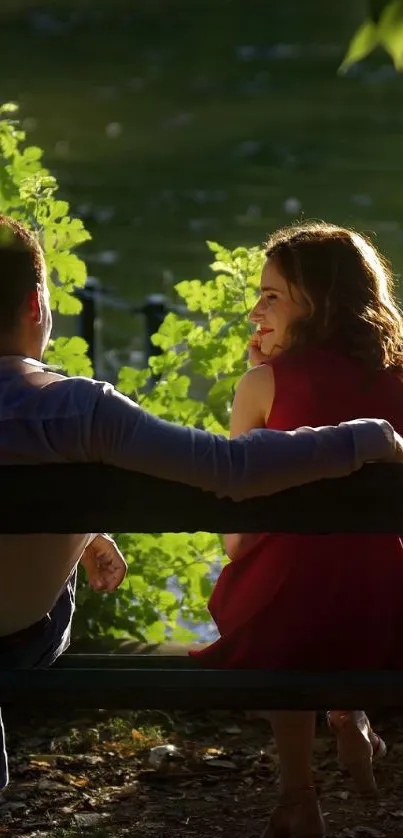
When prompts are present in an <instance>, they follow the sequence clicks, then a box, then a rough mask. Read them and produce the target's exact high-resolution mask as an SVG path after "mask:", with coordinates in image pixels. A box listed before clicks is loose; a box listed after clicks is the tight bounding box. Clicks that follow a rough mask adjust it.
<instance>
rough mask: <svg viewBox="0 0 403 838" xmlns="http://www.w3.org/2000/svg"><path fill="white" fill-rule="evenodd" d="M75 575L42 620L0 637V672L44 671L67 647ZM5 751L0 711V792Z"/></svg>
mask: <svg viewBox="0 0 403 838" xmlns="http://www.w3.org/2000/svg"><path fill="white" fill-rule="evenodd" d="M76 581H77V571H74V573H73V575H72V576H71V577H70V580H69V582H68V583H67V585H66V587H65V589H64V591H63V593H62V594H61V596H60V597H59V599H58V601H57V602H56V605H55V606H54V608H53V609H52V611H50V612H49V614H46V617H44V618H43V619H42V620H40V621H39V622H38V623H36V624H35V625H34V626H30V627H29V628H28V629H23V630H22V631H19V632H17V633H16V634H11V635H9V636H7V637H0V668H1V669H2V670H5V669H45V668H47V667H48V666H51V665H52V663H54V662H55V660H56V658H58V657H59V655H61V654H62V652H64V651H65V650H66V649H67V647H68V646H69V643H70V632H71V621H72V617H73V613H74V599H75V589H76ZM8 779H9V778H8V764H7V751H6V743H5V735H4V727H3V721H2V718H1V710H0V791H1V790H2V789H4V788H5V787H6V786H7V785H8Z"/></svg>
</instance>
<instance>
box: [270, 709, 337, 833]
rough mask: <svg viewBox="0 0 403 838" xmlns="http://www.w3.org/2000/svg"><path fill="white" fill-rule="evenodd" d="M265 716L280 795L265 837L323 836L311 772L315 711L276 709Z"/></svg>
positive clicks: (323, 828) (323, 827)
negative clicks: (276, 761) (276, 758)
mask: <svg viewBox="0 0 403 838" xmlns="http://www.w3.org/2000/svg"><path fill="white" fill-rule="evenodd" d="M265 715H266V714H265ZM267 718H268V719H270V722H271V725H272V728H273V733H274V738H275V741H276V746H277V751H278V755H279V761H280V799H279V804H278V806H277V807H276V808H275V810H274V811H273V813H272V815H271V818H270V822H269V826H268V828H267V831H266V832H265V835H264V838H277V836H279V838H280V836H283V835H288V836H290V838H323V836H324V835H325V825H324V821H323V817H322V813H321V811H320V806H319V803H318V800H317V798H316V794H315V789H314V783H313V776H312V748H313V740H314V736H315V722H316V713H314V712H309V711H294V710H292V711H289V710H276V711H273V712H270V713H269V712H268V713H267Z"/></svg>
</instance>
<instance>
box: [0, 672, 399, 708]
mask: <svg viewBox="0 0 403 838" xmlns="http://www.w3.org/2000/svg"><path fill="white" fill-rule="evenodd" d="M0 696H1V703H2V704H6V703H8V702H10V703H12V704H13V705H15V704H16V703H21V704H24V703H25V705H26V702H27V696H29V705H30V707H33V706H35V705H36V706H38V705H39V706H44V705H45V706H46V705H47V704H51V705H52V707H55V706H69V707H76V708H82V709H86V708H90V707H96V708H99V709H106V708H115V709H124V708H132V709H135V708H142V709H157V708H158V709H172V710H173V709H188V710H193V709H195V710H206V709H234V710H235V709H255V710H257V709H262V708H265V709H268V710H270V709H276V708H277V709H278V708H279V707H281V708H282V709H289V710H292V709H300V710H314V709H316V710H326V709H328V708H329V707H343V708H346V709H351V710H353V709H356V708H357V707H364V706H368V703H369V702H370V703H371V705H372V706H374V707H379V708H385V707H401V706H403V672H402V671H396V672H394V671H390V672H388V671H379V672H377V671H373V672H370V671H347V672H309V671H307V672H285V671H284V672H283V671H277V672H269V671H263V670H262V671H259V672H256V671H252V670H225V671H224V670H197V669H194V670H190V669H184V670H180V669H178V670H176V671H174V670H169V669H144V668H143V669H127V668H126V669H115V670H114V672H113V678H112V677H111V673H110V670H105V669H93V668H91V669H84V668H77V669H67V668H66V669H63V668H58V667H54V668H52V669H50V670H43V671H42V670H25V669H19V670H12V671H4V670H3V671H2V672H0Z"/></svg>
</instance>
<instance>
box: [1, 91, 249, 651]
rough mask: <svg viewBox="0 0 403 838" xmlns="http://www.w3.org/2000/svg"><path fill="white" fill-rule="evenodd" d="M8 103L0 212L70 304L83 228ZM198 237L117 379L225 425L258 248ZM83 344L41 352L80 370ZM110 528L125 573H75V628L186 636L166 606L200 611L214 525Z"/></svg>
mask: <svg viewBox="0 0 403 838" xmlns="http://www.w3.org/2000/svg"><path fill="white" fill-rule="evenodd" d="M16 112H17V107H16V106H15V105H13V104H7V105H4V106H3V107H2V108H1V109H0V156H1V161H0V162H1V164H2V165H1V168H0V212H2V213H4V214H7V215H10V216H12V217H13V218H16V219H19V220H21V221H23V222H24V223H26V224H27V225H28V226H29V227H30V228H31V229H33V230H34V231H35V232H36V233H37V235H38V236H39V238H40V240H41V243H42V245H43V248H44V252H45V257H46V262H47V266H48V270H49V281H50V290H51V302H52V307H53V308H54V309H58V310H59V312H61V313H62V314H75V313H76V312H77V311H78V310H79V307H80V303H79V302H78V301H77V299H76V298H75V297H74V295H73V291H74V288H76V287H79V286H83V285H84V284H85V279H86V269H85V264H84V262H83V261H82V260H81V259H80V258H79V257H78V256H77V255H76V253H75V252H74V251H75V249H76V247H77V246H79V245H80V244H82V243H83V242H84V241H86V240H87V239H88V238H89V233H88V231H87V230H86V229H85V227H84V226H83V224H82V222H81V221H80V220H79V219H77V218H73V217H71V215H70V214H69V205H68V203H67V202H66V201H61V200H59V199H58V198H57V191H58V184H57V182H56V179H55V178H54V177H53V176H52V175H51V174H50V173H49V171H48V170H47V169H46V168H45V167H44V166H43V164H42V156H43V154H42V150H41V149H40V148H37V147H35V146H26V145H25V134H24V132H23V131H21V129H20V127H19V124H18V120H17V118H16ZM208 247H209V249H210V252H211V253H212V254H213V262H212V264H211V268H212V272H213V274H214V276H213V278H212V279H211V280H209V281H207V282H204V283H202V282H201V281H200V280H198V279H193V280H190V281H188V282H181V283H179V284H178V285H177V286H176V291H177V294H178V295H179V297H180V298H181V299H182V300H183V302H184V303H185V306H186V308H187V310H188V312H189V316H188V317H180V316H178V315H177V314H173V313H171V314H168V316H167V317H166V318H165V320H164V323H163V324H162V326H161V328H160V329H159V332H158V334H156V335H155V336H154V338H153V342H154V345H155V346H156V347H157V346H158V347H160V348H161V350H162V353H161V354H160V355H156V356H154V357H153V358H151V360H150V364H149V367H148V368H147V369H142V370H138V369H133V368H131V367H123V369H121V370H120V373H119V378H118V382H117V387H118V388H119V389H120V390H121V391H122V392H123V393H125V394H126V395H128V396H132V397H134V398H135V399H136V400H137V401H139V402H140V403H141V404H142V406H143V407H144V408H145V409H146V410H148V411H151V412H152V413H154V414H156V415H158V416H161V417H163V418H164V419H168V420H172V421H175V422H179V423H182V424H188V425H197V426H199V427H203V428H206V429H208V430H210V431H215V432H221V433H227V428H228V419H229V410H230V404H231V401H232V394H233V388H234V385H235V383H236V381H237V380H238V378H239V376H240V374H241V373H242V372H243V370H244V364H245V346H246V343H247V339H248V332H249V327H248V322H247V318H246V313H247V311H248V309H249V308H250V307H251V304H252V301H253V299H254V296H255V293H256V287H257V285H258V283H259V278H260V269H261V264H262V258H263V257H262V252H261V251H260V250H259V249H258V248H252V249H250V250H247V249H246V248H242V247H240V248H237V249H235V250H233V251H230V250H227V249H226V248H224V247H221V246H220V245H218V244H215V243H213V242H209V243H208ZM86 350H87V346H86V344H85V342H84V341H83V340H82V339H81V338H78V337H73V338H70V339H67V338H64V337H59V338H57V339H56V340H54V341H53V342H52V343H51V346H50V349H49V351H48V354H47V361H48V362H49V363H51V364H55V365H57V366H58V367H59V368H62V369H63V370H64V371H65V372H66V373H67V374H68V375H91V372H92V370H91V364H90V361H89V359H88V357H87V354H86ZM152 376H155V377H156V379H157V383H156V384H154V386H150V384H151V381H152ZM55 490H56V487H55ZM116 538H117V541H118V542H119V544H120V547H121V549H122V551H123V553H124V554H125V556H126V558H127V560H128V564H129V573H128V575H127V578H126V580H125V582H124V583H123V585H122V586H121V587H120V588H119V589H118V591H117V592H116V594H114V595H104V594H94V593H93V592H92V591H91V590H90V589H89V588H88V586H87V585H86V584H85V580H84V579H80V584H79V589H78V596H77V599H78V605H79V608H78V610H77V618H76V622H75V631H76V634H79V635H81V636H82V635H83V634H91V635H97V634H113V635H115V636H118V635H125V634H130V635H131V636H133V637H136V638H138V639H141V640H147V641H149V642H158V641H161V640H163V639H165V638H168V637H170V638H172V639H175V640H188V639H190V637H192V636H193V634H192V632H190V631H189V630H188V629H186V628H184V627H183V625H181V624H180V623H179V622H178V618H179V617H181V619H182V623H183V621H191V622H194V623H200V622H203V621H204V620H207V619H208V615H207V611H206V602H207V599H208V596H209V593H210V590H211V585H212V581H211V569H212V565H213V563H214V562H216V563H219V564H221V563H222V562H223V560H224V554H223V550H222V541H221V537H220V536H216V535H214V534H208V533H198V534H192V535H189V534H186V533H183V534H172V533H166V534H163V535H141V534H125V535H118V536H116Z"/></svg>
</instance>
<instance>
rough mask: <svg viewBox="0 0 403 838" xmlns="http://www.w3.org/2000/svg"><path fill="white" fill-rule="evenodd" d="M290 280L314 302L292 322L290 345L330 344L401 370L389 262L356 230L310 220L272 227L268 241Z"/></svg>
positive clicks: (400, 321) (401, 335)
mask: <svg viewBox="0 0 403 838" xmlns="http://www.w3.org/2000/svg"><path fill="white" fill-rule="evenodd" d="M265 250H266V257H267V259H270V260H273V261H274V263H275V265H276V267H277V268H278V270H279V271H280V273H281V274H282V275H283V276H284V278H285V279H286V280H287V282H288V283H289V285H290V292H291V294H292V286H293V285H294V286H297V287H298V288H299V289H300V290H301V291H302V293H303V294H304V295H305V297H306V298H307V299H308V300H309V302H310V303H311V306H312V311H311V313H310V315H308V317H304V318H301V319H300V320H298V321H296V323H295V324H294V325H293V327H292V334H291V343H292V347H293V348H294V347H295V348H297V347H301V346H329V347H333V348H335V349H337V350H339V351H342V352H343V354H346V355H349V356H350V357H354V358H359V359H360V360H362V361H364V362H365V363H366V364H367V365H368V366H370V367H371V368H372V369H385V368H386V367H389V368H392V369H395V370H399V371H402V370H403V318H402V314H401V312H400V311H399V308H398V305H397V302H396V299H395V297H394V283H393V276H392V273H391V269H390V267H389V265H388V263H387V261H386V260H385V259H384V258H383V257H382V256H381V254H380V253H379V252H378V251H377V249H376V248H375V247H374V245H373V243H372V242H371V241H370V240H369V239H367V238H366V237H365V236H363V235H362V234H361V233H356V232H355V231H354V230H348V229H345V228H343V227H337V226H335V225H333V224H326V223H325V222H310V223H304V224H297V225H295V226H292V227H286V228H284V229H282V230H278V231H277V232H275V233H274V234H273V235H272V236H271V237H270V238H269V240H268V242H267V244H266V248H265Z"/></svg>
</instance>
